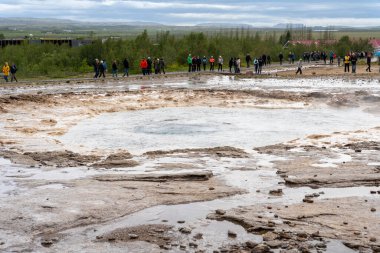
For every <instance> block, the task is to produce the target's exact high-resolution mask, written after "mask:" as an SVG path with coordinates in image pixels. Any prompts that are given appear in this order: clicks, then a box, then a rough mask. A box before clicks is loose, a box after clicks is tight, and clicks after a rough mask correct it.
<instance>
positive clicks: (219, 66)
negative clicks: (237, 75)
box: [218, 56, 223, 72]
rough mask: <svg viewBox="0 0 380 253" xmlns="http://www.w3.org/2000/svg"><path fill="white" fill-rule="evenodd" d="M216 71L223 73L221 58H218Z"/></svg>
mask: <svg viewBox="0 0 380 253" xmlns="http://www.w3.org/2000/svg"><path fill="white" fill-rule="evenodd" d="M218 71H221V72H223V57H222V56H219V58H218Z"/></svg>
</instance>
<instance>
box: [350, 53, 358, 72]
mask: <svg viewBox="0 0 380 253" xmlns="http://www.w3.org/2000/svg"><path fill="white" fill-rule="evenodd" d="M357 61H358V57H357V56H356V54H355V53H353V54H352V55H351V65H352V73H356V63H357Z"/></svg>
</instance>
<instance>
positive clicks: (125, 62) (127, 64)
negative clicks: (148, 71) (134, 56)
mask: <svg viewBox="0 0 380 253" xmlns="http://www.w3.org/2000/svg"><path fill="white" fill-rule="evenodd" d="M123 66H124V68H126V69H129V61H128V60H127V59H124V61H123Z"/></svg>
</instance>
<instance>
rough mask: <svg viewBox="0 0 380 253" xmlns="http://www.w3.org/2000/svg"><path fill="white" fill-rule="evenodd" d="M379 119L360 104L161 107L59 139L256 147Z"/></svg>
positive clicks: (84, 126)
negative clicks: (354, 106) (350, 106)
mask: <svg viewBox="0 0 380 253" xmlns="http://www.w3.org/2000/svg"><path fill="white" fill-rule="evenodd" d="M379 124H380V118H379V117H376V116H374V115H371V114H368V113H365V112H363V111H361V110H360V109H346V110H339V109H331V108H323V109H321V108H320V109H302V110H301V109H299V110H293V109H282V110H269V109H226V108H208V107H190V108H161V109H156V110H142V111H132V112H120V113H108V114H102V115H100V116H98V117H95V118H92V119H88V120H84V121H81V122H79V123H78V125H76V126H74V127H73V128H71V129H70V130H69V132H68V133H67V134H65V135H64V136H62V137H60V138H59V140H60V141H61V142H62V143H64V144H65V146H67V147H70V148H71V149H76V150H78V151H81V150H82V151H83V149H86V150H93V149H94V148H95V147H96V148H99V149H114V150H116V149H120V148H121V149H126V150H129V151H130V152H133V153H142V152H145V151H152V150H170V149H177V148H206V147H207V148H208V147H217V146H232V147H240V148H244V149H252V148H253V147H259V146H266V145H271V144H276V143H281V142H284V141H288V140H292V139H295V138H299V137H302V136H307V135H310V134H318V133H331V132H335V131H338V130H339V131H346V130H354V129H360V128H370V127H374V126H376V125H379ZM78 143H81V146H79V145H78Z"/></svg>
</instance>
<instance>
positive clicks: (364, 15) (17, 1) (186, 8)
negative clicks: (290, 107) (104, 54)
mask: <svg viewBox="0 0 380 253" xmlns="http://www.w3.org/2000/svg"><path fill="white" fill-rule="evenodd" d="M0 10H1V14H0V17H23V18H27V17H32V18H62V19H72V20H81V21H104V22H107V21H147V22H158V23H162V24H167V25H194V24H199V23H245V24H251V25H254V26H263V25H265V26H271V25H275V24H278V23H302V24H305V25H308V26H315V25H324V26H326V25H330V26H338V25H348V26H380V1H379V0H361V1H352V0H329V1H307V0H305V1H301V0H268V1H255V0H250V1H248V0H235V1H233V0H226V1H221V0H219V1H216V0H207V1H200V0H191V1H190V0H189V1H187V0H167V1H156V0H146V1H145V0H141V1H139V0H133V1H130V0H12V1H8V0H0Z"/></svg>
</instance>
